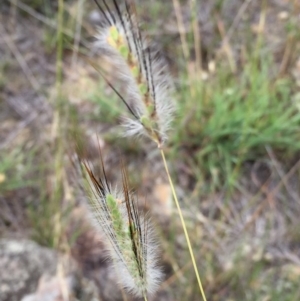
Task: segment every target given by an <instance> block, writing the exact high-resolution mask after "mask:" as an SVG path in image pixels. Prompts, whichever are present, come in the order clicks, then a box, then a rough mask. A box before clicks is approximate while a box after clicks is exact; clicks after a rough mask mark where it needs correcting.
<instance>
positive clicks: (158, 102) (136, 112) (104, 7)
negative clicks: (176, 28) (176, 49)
mask: <svg viewBox="0 0 300 301" xmlns="http://www.w3.org/2000/svg"><path fill="white" fill-rule="evenodd" d="M95 2H96V4H97V5H98V7H99V9H100V11H101V13H102V15H103V16H104V20H105V21H104V25H103V26H102V27H101V29H100V30H99V34H98V35H97V37H96V38H97V41H96V44H95V45H96V47H97V49H99V50H101V52H102V53H103V54H104V55H106V56H107V57H108V58H110V61H111V62H112V63H113V66H114V69H115V70H116V71H117V72H118V74H119V75H120V76H121V78H122V80H123V81H124V82H125V86H126V91H125V93H120V92H119V91H117V90H116V88H115V87H114V85H113V84H112V83H109V84H110V86H111V87H112V88H113V89H114V90H115V92H116V93H117V94H118V96H119V97H120V98H121V99H122V101H123V102H124V103H125V105H126V106H127V109H128V110H129V112H130V113H131V115H132V117H131V118H128V117H126V118H124V119H123V120H124V123H123V124H124V126H125V128H126V135H140V134H146V135H147V136H149V137H150V138H151V139H152V140H154V141H155V142H156V143H157V144H158V146H161V144H162V143H163V142H164V141H165V140H166V139H167V131H168V129H169V127H170V123H171V120H172V115H173V111H174V106H173V102H172V99H171V97H170V94H171V90H172V89H171V82H170V78H169V76H168V73H167V71H166V66H165V64H164V63H163V61H162V59H161V58H160V57H159V55H158V53H156V52H154V51H153V50H151V49H150V45H149V44H148V42H147V40H146V39H145V38H143V37H142V35H141V32H140V29H139V26H138V23H137V21H136V18H135V15H134V13H133V8H132V6H130V5H129V4H128V2H127V1H124V12H122V11H121V8H120V6H119V5H118V4H117V2H116V0H113V1H110V2H111V3H112V7H113V8H114V11H112V9H111V8H110V7H109V5H108V3H107V1H105V0H95Z"/></svg>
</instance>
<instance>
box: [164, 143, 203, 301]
mask: <svg viewBox="0 0 300 301" xmlns="http://www.w3.org/2000/svg"><path fill="white" fill-rule="evenodd" d="M160 153H161V156H162V159H163V162H164V167H165V170H166V172H167V175H168V179H169V183H170V186H171V190H172V194H173V197H174V201H175V204H176V207H177V210H178V214H179V217H180V221H181V224H182V228H183V231H184V235H185V238H186V241H187V245H188V248H189V252H190V256H191V259H192V263H193V267H194V270H195V274H196V278H197V281H198V285H199V289H200V292H201V295H202V298H203V300H204V301H207V300H206V296H205V293H204V290H203V286H202V282H201V279H200V276H199V272H198V268H197V264H196V260H195V256H194V252H193V249H192V246H191V242H190V238H189V234H188V231H187V229H186V224H185V221H184V218H183V215H182V211H181V208H180V205H179V202H178V198H177V195H176V192H175V188H174V184H173V181H172V178H171V176H170V172H169V168H168V165H167V161H166V157H165V153H164V151H163V149H162V148H160Z"/></svg>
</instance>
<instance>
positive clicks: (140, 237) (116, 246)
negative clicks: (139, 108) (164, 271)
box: [81, 159, 161, 296]
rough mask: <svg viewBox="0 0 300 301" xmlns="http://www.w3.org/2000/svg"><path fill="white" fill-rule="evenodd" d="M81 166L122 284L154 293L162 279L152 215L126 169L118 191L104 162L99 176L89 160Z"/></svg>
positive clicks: (97, 221)
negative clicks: (131, 184)
mask: <svg viewBox="0 0 300 301" xmlns="http://www.w3.org/2000/svg"><path fill="white" fill-rule="evenodd" d="M101 161H102V159H101ZM102 164H103V162H102ZM81 166H82V170H83V173H84V174H85V179H86V180H87V184H88V185H86V187H87V189H88V194H89V198H88V204H89V208H90V213H91V215H92V217H93V219H94V222H95V225H96V227H97V228H99V229H100V231H101V232H103V233H104V235H105V238H106V240H107V242H108V245H109V254H110V257H111V258H112V261H113V263H114V265H115V269H116V272H117V274H118V277H119V281H120V284H121V285H122V286H123V287H124V288H126V289H127V290H128V291H130V292H131V293H133V294H134V295H137V296H143V295H146V294H152V293H154V292H155V291H156V289H157V287H158V285H159V283H160V280H161V272H160V269H159V268H158V267H157V246H156V244H155V241H154V239H153V233H152V229H151V226H150V224H149V220H148V218H147V217H146V216H145V215H144V213H142V212H141V211H140V210H139V209H138V207H137V204H136V199H135V198H134V195H133V194H132V193H131V192H130V191H129V187H128V180H127V173H126V171H125V169H124V168H122V178H123V183H122V192H121V193H117V192H116V191H114V190H112V188H111V186H110V185H109V184H108V181H107V177H106V173H105V170H104V167H103V165H102V167H103V168H102V176H100V177H99V178H97V177H96V176H95V175H94V173H93V171H92V169H91V168H90V167H89V165H88V164H87V163H86V162H81Z"/></svg>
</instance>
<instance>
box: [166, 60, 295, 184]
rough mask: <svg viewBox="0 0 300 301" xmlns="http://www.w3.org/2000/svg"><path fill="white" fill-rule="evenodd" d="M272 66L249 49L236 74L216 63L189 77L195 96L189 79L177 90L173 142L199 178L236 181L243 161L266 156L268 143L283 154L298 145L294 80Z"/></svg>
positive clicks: (286, 155)
mask: <svg viewBox="0 0 300 301" xmlns="http://www.w3.org/2000/svg"><path fill="white" fill-rule="evenodd" d="M272 66H273V64H272V60H271V59H270V57H268V55H262V56H261V57H259V58H255V57H253V55H249V57H248V59H247V62H246V63H245V65H244V66H243V67H242V70H241V73H240V74H238V75H234V74H231V73H230V72H227V70H226V69H225V68H224V66H222V65H220V66H217V72H216V74H215V75H213V76H212V78H210V79H209V80H208V81H205V82H199V81H198V82H194V83H192V87H191V89H193V91H194V96H193V97H191V96H190V92H189V91H190V90H189V89H190V87H189V86H188V85H186V86H183V87H182V88H181V90H179V92H178V95H179V99H178V102H177V103H178V115H179V116H178V121H177V122H176V123H175V124H174V127H175V128H174V130H175V133H176V134H175V135H174V136H173V139H172V143H173V146H174V147H175V148H176V149H179V148H183V149H184V150H186V151H187V152H188V153H189V154H190V157H189V159H188V160H186V163H187V164H189V165H190V166H191V168H192V169H193V170H194V171H195V175H197V177H200V179H202V180H206V179H209V180H210V181H212V183H214V185H215V186H216V187H220V185H222V184H224V183H225V184H228V185H234V183H235V182H236V180H237V177H238V176H239V175H240V171H241V168H242V166H243V163H245V162H246V161H254V160H255V159H256V158H257V157H264V156H265V155H266V149H265V148H266V147H267V146H269V147H271V148H272V149H273V150H275V151H278V152H279V153H282V154H284V155H285V159H286V158H292V157H293V156H294V155H296V153H297V151H299V149H300V139H299V138H300V133H299V126H300V114H299V110H298V109H297V107H296V105H295V104H294V103H293V102H292V97H293V89H294V83H293V82H292V81H291V79H289V78H276V77H274V76H272V75H271V74H270V73H271V70H272ZM185 157H186V156H182V159H183V160H185ZM197 169H198V170H199V172H197Z"/></svg>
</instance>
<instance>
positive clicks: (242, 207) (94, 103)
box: [0, 0, 300, 301]
mask: <svg viewBox="0 0 300 301" xmlns="http://www.w3.org/2000/svg"><path fill="white" fill-rule="evenodd" d="M99 1H100V2H101V0H99ZM108 2H109V1H108ZM121 2H122V1H121ZM121 2H120V3H121ZM109 3H110V2H109ZM135 4H136V9H137V16H138V20H139V21H140V23H141V28H142V31H143V33H144V34H145V35H146V36H147V38H148V39H149V40H150V41H151V45H152V47H153V48H154V49H157V50H158V51H159V53H160V56H161V58H162V59H163V61H164V62H165V63H166V66H167V67H168V68H169V72H170V74H171V77H172V80H173V83H174V88H175V92H174V95H173V98H174V102H175V103H176V107H177V110H176V113H175V120H174V123H173V125H172V127H171V130H170V138H169V140H168V143H167V145H166V146H165V152H166V156H167V159H168V163H169V166H170V167H171V173H172V177H173V179H174V181H175V183H176V191H177V193H178V196H179V198H180V201H181V204H182V207H183V211H184V217H185V220H186V223H187V227H188V230H189V232H190V235H191V238H192V244H193V248H194V251H195V254H196V257H197V263H198V267H199V272H200V276H201V278H202V282H203V285H204V289H205V292H206V296H207V300H210V301H240V300H243V301H277V300H278V301H293V300H295V301H297V300H300V287H299V279H300V224H299V216H300V189H299V180H300V161H299V160H300V156H299V155H300V153H299V150H300V131H299V129H300V127H299V126H300V112H299V110H300V2H299V0H209V1H204V0H167V1H158V0H147V1H146V0H136V1H135ZM102 18H103V17H101V15H100V14H99V11H98V9H97V7H96V5H95V3H94V2H93V1H92V0H59V1H53V0H2V1H1V5H0V271H1V272H0V301H14V300H16V301H19V300H23V301H25V300H26V301H33V300H36V301H37V300H39V301H43V300H51V301H52V300H53V301H58V300H82V301H84V300H103V301H110V300H111V301H115V300H139V299H134V298H132V297H131V296H130V295H129V294H127V293H126V292H124V291H122V290H121V289H118V288H117V286H116V281H117V280H116V276H115V275H114V273H113V269H112V266H111V264H110V263H109V262H108V261H107V260H106V255H105V252H104V250H105V246H104V245H103V239H102V237H101V235H99V233H97V232H95V230H94V229H93V227H92V225H91V222H90V218H89V217H88V215H87V211H86V208H85V196H84V194H83V193H82V192H81V190H80V188H79V185H78V183H77V182H78V181H77V179H76V178H77V176H76V173H74V168H73V166H72V162H71V161H72V160H70V158H72V156H73V155H74V146H75V145H76V143H77V139H78V140H80V143H81V144H82V145H83V146H84V148H85V149H86V150H87V151H86V154H87V155H86V157H87V159H88V160H89V161H90V162H91V163H92V164H95V165H97V164H99V147H100V148H101V150H102V154H103V157H104V161H105V165H106V169H107V170H108V177H109V179H110V180H111V181H115V180H119V179H120V178H121V173H120V158H123V159H124V161H125V162H126V165H127V166H128V171H129V177H130V182H131V186H132V187H133V189H134V190H136V191H138V192H139V194H140V195H141V199H142V200H144V199H146V200H147V202H146V204H145V203H144V202H143V204H144V205H143V206H144V209H145V210H147V211H149V214H150V215H151V219H152V221H153V224H154V228H155V231H156V232H157V237H158V245H159V250H160V254H161V256H160V258H161V260H160V264H161V266H162V268H163V271H164V274H165V277H164V281H163V282H162V284H161V286H160V288H159V291H158V293H157V294H156V295H155V296H153V297H152V298H150V300H157V301H163V300H166V301H173V300H174V301H175V300H177V301H182V300H189V301H190V300H195V301H197V300H202V299H201V296H200V294H199V289H198V287H197V282H196V279H195V276H194V273H193V270H192V263H191V260H190V257H189V253H188V251H187V246H186V241H185V238H184V235H183V232H182V228H181V224H180V221H179V218H178V214H177V212H176V210H175V208H174V205H173V201H172V195H171V190H170V187H169V184H168V181H167V177H166V174H165V171H164V168H163V164H162V162H161V159H160V155H159V151H158V150H157V148H156V146H155V145H153V143H152V142H151V141H148V140H147V139H140V140H133V139H128V138H123V137H122V128H121V127H120V126H119V124H120V117H121V116H123V115H124V114H126V109H125V108H124V107H123V106H122V104H121V102H120V100H119V99H118V98H117V97H116V95H115V94H114V92H113V91H112V90H111V88H110V87H109V86H108V85H107V84H106V83H105V81H104V80H103V79H102V78H101V76H100V75H99V73H98V72H97V71H96V70H95V68H94V67H93V66H95V65H96V66H97V65H99V66H106V69H107V70H110V73H109V74H110V76H111V79H113V78H114V77H113V76H114V72H115V70H114V68H113V66H107V65H108V63H107V62H106V61H105V60H104V59H103V58H102V57H101V54H100V53H98V52H97V49H95V47H94V44H93V43H94V41H95V38H94V37H95V34H96V33H97V26H98V25H99V24H101V22H102Z"/></svg>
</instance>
